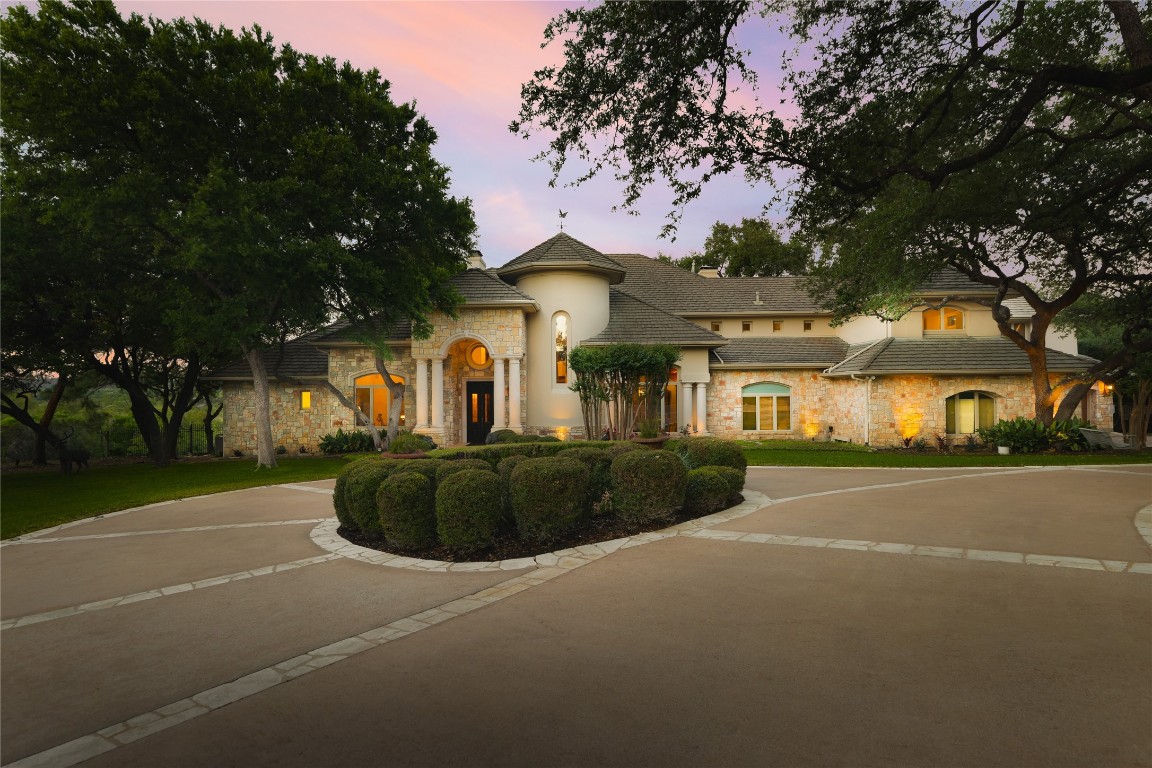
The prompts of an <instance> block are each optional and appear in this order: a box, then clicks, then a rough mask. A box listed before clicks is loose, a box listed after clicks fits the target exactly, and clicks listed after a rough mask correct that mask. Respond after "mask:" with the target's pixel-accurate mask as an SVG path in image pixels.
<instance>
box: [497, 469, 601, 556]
mask: <svg viewBox="0 0 1152 768" xmlns="http://www.w3.org/2000/svg"><path fill="white" fill-rule="evenodd" d="M590 476H591V473H590V472H589V471H588V467H586V466H585V465H584V464H582V463H580V462H579V461H577V460H576V459H567V458H561V457H545V458H538V459H527V460H525V461H522V462H520V463H519V464H518V465H517V466H516V468H515V469H513V470H512V486H511V489H510V496H511V498H512V516H513V517H514V518H515V519H516V530H517V531H518V532H519V534H520V538H522V539H524V540H526V541H540V542H545V541H551V540H553V539H555V538H556V537H557V536H559V535H560V534H561V533H563V532H565V531H567V530H569V529H570V528H573V527H575V526H576V525H578V524H579V523H580V522H582V521H583V520H584V519H586V511H587V504H586V500H587V498H588V483H589V479H590Z"/></svg>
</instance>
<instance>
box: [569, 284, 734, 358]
mask: <svg viewBox="0 0 1152 768" xmlns="http://www.w3.org/2000/svg"><path fill="white" fill-rule="evenodd" d="M580 343H581V344H588V345H590V346H599V345H602V344H678V345H680V346H682V347H717V346H720V345H723V344H727V343H728V340H727V339H725V338H724V337H723V336H721V335H720V334H718V333H713V332H712V331H709V330H708V329H707V328H701V327H700V326H698V325H696V324H695V323H693V322H690V321H688V320H685V319H684V318H682V317H676V316H675V315H672V314H669V313H668V312H665V311H664V310H662V309H659V308H658V307H654V306H652V305H651V304H649V303H648V302H646V301H644V300H642V299H638V298H636V297H635V296H632V295H630V294H628V293H625V292H624V291H622V290H620V289H619V288H611V289H609V292H608V325H607V326H605V328H604V330H603V331H601V332H600V333H598V334H596V335H595V336H593V337H591V338H589V339H584V340H583V341H582V342H580Z"/></svg>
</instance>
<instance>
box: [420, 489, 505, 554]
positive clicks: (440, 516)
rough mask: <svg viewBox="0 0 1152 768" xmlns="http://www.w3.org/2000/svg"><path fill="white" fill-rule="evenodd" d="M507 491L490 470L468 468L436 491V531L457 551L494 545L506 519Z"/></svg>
mask: <svg viewBox="0 0 1152 768" xmlns="http://www.w3.org/2000/svg"><path fill="white" fill-rule="evenodd" d="M503 508H504V491H503V489H502V488H501V486H500V477H499V476H498V475H496V473H494V472H492V471H491V470H481V469H465V470H463V471H461V472H458V473H456V474H453V475H451V476H450V477H446V478H444V480H443V482H441V483H440V486H439V487H438V488H437V489H436V532H437V533H438V534H439V536H440V542H441V543H442V544H443V545H444V546H446V547H448V548H449V549H451V550H453V551H455V552H474V551H476V550H478V549H483V548H485V547H487V546H490V545H491V544H492V540H493V539H494V538H495V537H496V533H497V531H498V530H499V529H500V522H501V519H502V518H503Z"/></svg>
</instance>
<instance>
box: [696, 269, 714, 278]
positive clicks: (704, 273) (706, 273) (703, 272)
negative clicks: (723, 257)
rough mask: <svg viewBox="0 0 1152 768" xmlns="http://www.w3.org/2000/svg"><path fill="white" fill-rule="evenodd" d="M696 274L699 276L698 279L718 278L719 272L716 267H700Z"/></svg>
mask: <svg viewBox="0 0 1152 768" xmlns="http://www.w3.org/2000/svg"><path fill="white" fill-rule="evenodd" d="M696 274H698V275H700V277H720V270H719V269H717V268H716V267H700V269H698V270H697V271H696Z"/></svg>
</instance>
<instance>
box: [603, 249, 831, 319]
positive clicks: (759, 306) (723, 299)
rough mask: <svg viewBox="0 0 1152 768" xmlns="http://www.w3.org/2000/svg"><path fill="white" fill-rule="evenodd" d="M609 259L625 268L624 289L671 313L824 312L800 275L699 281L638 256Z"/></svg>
mask: <svg viewBox="0 0 1152 768" xmlns="http://www.w3.org/2000/svg"><path fill="white" fill-rule="evenodd" d="M612 259H613V260H614V261H617V262H619V263H620V265H621V266H623V267H624V268H625V269H626V270H627V272H626V273H625V275H624V282H623V283H621V287H622V288H623V289H624V290H626V291H628V292H629V293H631V294H632V295H633V296H637V297H639V298H641V299H643V300H645V301H647V302H649V303H650V304H654V305H656V306H658V307H660V308H661V309H664V310H665V311H668V312H672V313H674V314H678V315H722V314H746V315H763V314H773V313H785V312H787V313H804V314H828V312H827V310H824V309H821V308H820V306H819V305H818V304H817V303H816V302H815V301H813V299H812V297H811V296H809V295H808V292H807V291H805V290H804V289H803V287H802V286H801V283H802V282H803V280H804V278H802V277H701V276H700V275H697V274H695V273H692V272H689V271H687V270H685V269H681V268H680V267H675V266H672V265H671V264H666V263H664V262H662V261H657V260H656V259H650V258H648V257H647V256H644V255H642V254H639V253H614V254H612ZM757 302H759V303H757Z"/></svg>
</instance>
